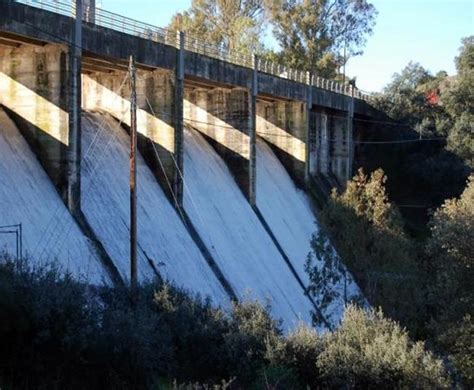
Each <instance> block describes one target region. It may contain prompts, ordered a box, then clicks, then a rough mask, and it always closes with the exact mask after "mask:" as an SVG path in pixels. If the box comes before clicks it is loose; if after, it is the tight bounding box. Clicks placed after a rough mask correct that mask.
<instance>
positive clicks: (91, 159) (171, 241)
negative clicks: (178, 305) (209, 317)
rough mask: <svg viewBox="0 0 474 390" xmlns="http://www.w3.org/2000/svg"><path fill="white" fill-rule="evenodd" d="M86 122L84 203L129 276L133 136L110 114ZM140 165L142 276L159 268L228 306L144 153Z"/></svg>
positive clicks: (124, 274)
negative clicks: (130, 167)
mask: <svg viewBox="0 0 474 390" xmlns="http://www.w3.org/2000/svg"><path fill="white" fill-rule="evenodd" d="M82 128H83V148H84V151H85V152H84V153H87V151H88V150H89V153H88V154H87V155H85V158H84V160H83V186H82V191H83V193H82V208H83V211H84V214H85V216H86V218H87V220H88V222H89V224H90V225H91V227H92V229H93V230H94V232H95V234H96V236H97V237H98V238H99V240H100V241H101V242H102V244H103V245H104V247H105V250H106V251H107V253H108V255H109V256H110V257H111V259H112V261H113V262H114V264H115V266H116V267H117V268H118V270H119V272H120V274H121V275H122V277H124V278H127V275H128V272H129V245H130V241H129V226H130V225H129V223H130V214H129V177H128V170H129V166H128V164H129V154H128V153H129V143H130V141H129V136H128V134H127V133H126V131H125V130H124V129H123V128H122V127H121V126H120V125H119V123H118V122H117V121H116V120H115V119H113V118H112V117H110V116H109V115H107V114H99V113H85V114H84V115H83V126H82ZM92 143H93V144H92ZM91 144H92V147H91ZM137 166H138V172H137V176H138V179H137V182H138V188H137V191H138V194H139V196H138V206H137V208H138V270H139V276H140V279H141V280H146V279H152V278H154V277H155V276H156V274H155V270H156V271H157V272H158V273H159V274H160V276H161V277H162V278H163V279H166V280H169V281H171V282H173V283H175V284H177V285H178V286H181V287H185V288H186V289H188V290H190V291H191V292H193V293H199V294H201V295H202V296H209V297H211V298H212V300H213V301H214V302H215V303H217V304H221V305H224V306H226V305H227V304H228V302H229V299H228V297H227V296H226V294H225V292H224V290H223V288H222V286H221V285H220V284H219V282H218V280H217V279H216V277H215V276H214V275H213V273H212V271H211V270H210V268H209V267H208V265H207V263H206V261H205V259H204V258H203V256H202V255H201V253H200V252H199V249H198V248H197V246H196V245H195V243H194V242H193V240H192V238H191V237H190V235H189V234H188V232H187V231H186V229H185V227H184V225H183V222H182V221H181V219H180V217H179V215H178V213H177V212H176V210H175V209H174V208H173V207H172V206H171V204H170V203H169V201H168V199H167V198H166V196H165V195H164V193H163V191H162V189H161V187H160V186H159V184H158V183H157V181H156V179H155V177H154V175H153V173H152V172H151V170H150V169H149V168H148V167H147V165H146V163H145V161H144V160H143V158H142V157H141V155H138V156H137Z"/></svg>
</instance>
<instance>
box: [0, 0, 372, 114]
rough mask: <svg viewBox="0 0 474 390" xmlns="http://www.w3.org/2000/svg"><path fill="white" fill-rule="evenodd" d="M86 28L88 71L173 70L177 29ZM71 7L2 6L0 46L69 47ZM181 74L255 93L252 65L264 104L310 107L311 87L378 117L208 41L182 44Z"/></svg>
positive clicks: (339, 90) (318, 85)
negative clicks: (133, 66) (130, 66)
mask: <svg viewBox="0 0 474 390" xmlns="http://www.w3.org/2000/svg"><path fill="white" fill-rule="evenodd" d="M92 13H93V15H86V14H84V17H83V23H82V66H83V72H84V73H86V72H91V71H102V72H104V71H106V72H107V71H111V70H126V68H127V61H128V58H129V56H130V55H133V56H134V57H135V59H136V62H137V65H138V66H139V67H142V68H144V69H150V70H153V69H156V68H162V69H170V70H172V69H175V67H176V63H177V56H178V55H179V48H178V47H179V38H178V36H179V35H178V33H177V32H175V31H170V30H166V29H163V28H159V27H156V26H152V25H148V24H145V23H142V22H139V21H136V20H132V19H129V18H126V17H124V16H120V15H117V14H114V13H112V12H108V11H105V10H103V9H99V8H97V9H94V10H93V12H92ZM74 14H75V6H74V2H73V1H71V2H61V1H53V0H41V1H32V0H2V1H1V2H0V44H2V45H10V46H14V45H19V44H22V43H29V44H37V45H41V46H42V45H44V44H46V43H57V44H66V45H71V43H72V42H73V33H74V32H73V31H74ZM183 56H184V75H185V83H186V84H187V85H196V86H199V87H203V88H213V87H216V86H219V87H227V88H233V87H241V88H246V89H251V84H252V76H253V67H256V69H257V70H258V76H257V84H258V99H259V100H297V101H307V99H308V94H309V87H310V84H311V89H310V91H311V95H312V99H311V101H312V104H313V105H314V106H318V107H321V108H329V109H336V110H342V111H348V107H349V105H350V101H351V99H352V95H353V96H354V114H356V115H361V116H366V117H378V116H379V115H380V113H379V112H378V111H377V110H375V109H374V108H372V107H371V106H370V105H369V104H368V103H367V101H366V100H367V95H364V94H362V93H361V92H360V91H359V90H357V89H354V90H351V87H350V86H347V85H346V86H343V85H341V84H339V83H337V82H335V81H331V80H325V79H322V78H319V77H310V75H309V73H308V72H303V71H298V70H293V69H289V68H285V67H281V66H279V65H277V64H274V63H271V62H268V61H261V60H259V59H256V60H255V58H253V57H245V56H243V55H241V54H238V55H237V54H236V53H232V52H228V51H225V50H223V49H222V48H219V47H216V46H211V45H209V44H206V43H203V42H202V41H200V40H199V39H197V38H194V37H189V36H186V37H185V39H184V50H183Z"/></svg>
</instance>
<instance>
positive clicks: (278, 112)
mask: <svg viewBox="0 0 474 390" xmlns="http://www.w3.org/2000/svg"><path fill="white" fill-rule="evenodd" d="M308 129H309V118H308V111H307V107H306V103H305V102H302V101H299V102H298V101H276V102H266V101H258V102H257V135H258V136H260V137H262V138H263V139H265V140H266V141H267V142H268V143H270V145H272V146H273V149H274V151H275V153H276V155H277V156H278V158H279V159H280V161H282V163H283V164H284V165H285V168H286V169H287V170H288V171H289V172H290V174H291V175H292V176H293V178H294V179H295V180H296V181H297V182H299V183H300V184H303V183H304V180H305V169H306V162H307V159H308V158H307V140H308Z"/></svg>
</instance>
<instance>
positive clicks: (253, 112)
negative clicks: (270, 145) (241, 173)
mask: <svg viewBox="0 0 474 390" xmlns="http://www.w3.org/2000/svg"><path fill="white" fill-rule="evenodd" d="M257 61H258V59H257V56H255V55H253V72H252V85H251V94H250V98H249V137H250V140H249V142H250V157H249V202H250V205H251V206H255V205H256V202H257V194H256V188H257V178H256V175H257V156H256V153H257V148H256V142H257V136H256V134H257V95H258V66H257Z"/></svg>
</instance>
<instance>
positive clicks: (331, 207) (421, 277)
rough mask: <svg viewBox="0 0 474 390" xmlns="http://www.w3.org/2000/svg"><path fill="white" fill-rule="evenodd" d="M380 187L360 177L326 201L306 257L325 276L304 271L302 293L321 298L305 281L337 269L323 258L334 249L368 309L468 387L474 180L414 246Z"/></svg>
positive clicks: (374, 177) (375, 176) (378, 174)
mask: <svg viewBox="0 0 474 390" xmlns="http://www.w3.org/2000/svg"><path fill="white" fill-rule="evenodd" d="M385 182H386V177H385V175H384V173H383V171H382V170H377V171H374V172H372V174H371V175H370V176H368V175H366V174H365V173H364V172H363V171H362V170H359V172H358V174H357V175H356V176H354V178H353V179H352V181H350V182H348V183H347V188H346V190H345V192H344V193H342V194H337V193H333V195H332V197H331V199H330V200H329V201H328V204H327V205H326V207H325V208H324V210H323V211H322V213H321V216H320V217H321V218H320V221H321V222H323V225H324V229H320V230H319V231H318V232H317V234H316V235H315V237H314V238H313V241H312V253H311V256H310V257H309V259H310V260H311V259H312V258H317V259H319V260H320V261H322V262H324V265H323V267H322V269H323V271H324V272H321V271H319V270H320V268H317V267H316V266H315V264H314V263H312V262H309V263H308V265H307V268H308V271H309V274H310V280H311V281H312V285H311V286H310V288H309V291H310V292H311V293H312V294H314V295H315V296H318V295H323V296H324V295H325V294H326V291H325V290H324V288H321V286H323V285H324V284H325V283H315V281H317V282H320V280H319V279H316V278H314V277H312V275H313V274H315V273H318V272H319V274H320V275H331V272H332V273H334V272H335V271H337V270H338V269H340V265H338V264H340V263H341V261H340V260H339V259H338V260H337V261H335V260H334V258H335V257H337V255H335V256H327V255H326V254H327V252H328V250H327V247H328V246H329V245H330V244H334V246H335V247H336V248H337V249H338V255H339V256H340V257H341V258H342V262H343V263H344V264H345V265H346V266H347V267H348V269H349V271H351V273H352V274H353V276H354V278H355V280H356V281H357V283H358V284H359V286H360V287H361V290H362V291H363V293H364V295H365V297H366V298H367V300H368V301H369V303H371V304H372V305H373V306H374V307H382V308H383V310H384V312H385V313H386V314H388V316H389V317H390V318H393V319H396V320H397V321H399V322H401V323H402V325H404V326H406V327H407V328H408V330H409V331H410V334H411V336H412V337H414V338H416V339H419V338H423V339H428V341H429V342H430V343H431V345H433V346H434V347H435V348H436V349H437V351H438V352H440V353H441V354H442V355H444V356H446V357H447V358H448V359H449V360H450V362H451V363H452V365H453V366H454V368H455V370H456V372H457V375H458V378H457V379H458V380H459V381H460V382H462V383H464V384H465V385H467V386H470V387H472V385H473V383H474V382H473V378H474V362H473V358H472V351H473V343H472V340H474V326H473V320H472V313H473V312H474V311H473V310H474V295H473V291H472V286H471V284H472V280H473V279H474V274H473V266H474V264H473V261H474V258H473V253H474V246H473V243H474V235H473V234H474V176H471V178H470V179H469V181H468V183H467V187H466V189H465V191H464V192H463V194H462V195H461V196H460V198H459V199H451V200H447V201H446V202H445V203H444V205H443V206H442V207H440V208H439V209H438V210H437V211H436V212H435V213H434V214H433V217H432V220H431V222H430V225H429V227H430V231H431V236H430V237H429V238H428V239H427V240H426V241H421V242H417V241H414V240H413V239H411V238H410V237H409V236H408V235H407V234H405V232H404V229H403V224H402V220H401V218H400V215H399V213H398V211H397V209H396V207H395V206H393V205H392V204H391V203H390V202H389V200H388V196H387V194H386V191H385V186H384V184H385ZM321 242H324V243H326V245H320V243H321ZM336 298H338V297H334V296H328V297H327V300H328V301H329V302H330V301H331V300H332V299H336ZM320 299H321V298H320ZM327 304H329V303H327ZM354 321H356V320H355V319H353V320H352V321H351V322H354ZM342 328H343V327H342ZM336 333H337V332H336ZM376 349H377V348H376ZM399 356H402V355H400V354H399ZM379 358H380V359H382V358H381V357H379ZM382 360H383V359H382ZM341 364H342V363H341V362H339V363H338V364H337V366H339V367H341ZM382 371H385V370H382Z"/></svg>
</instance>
